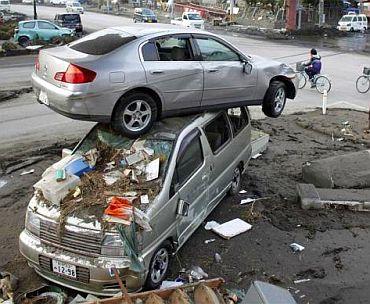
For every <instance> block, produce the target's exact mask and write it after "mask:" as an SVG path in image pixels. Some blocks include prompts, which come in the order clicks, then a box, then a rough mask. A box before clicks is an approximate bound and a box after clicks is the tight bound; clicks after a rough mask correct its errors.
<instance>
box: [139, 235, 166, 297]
mask: <svg viewBox="0 0 370 304" xmlns="http://www.w3.org/2000/svg"><path fill="white" fill-rule="evenodd" d="M171 248H172V246H171V243H170V242H169V241H165V242H163V243H162V244H161V245H160V246H159V247H158V249H157V250H156V251H155V252H154V254H153V256H152V259H151V260H150V264H149V271H148V276H147V278H146V282H145V289H148V290H151V289H158V288H159V287H160V286H161V284H162V282H163V280H164V279H165V278H166V277H167V274H168V270H169V268H170V259H171V251H172V250H171ZM158 271H159V272H158Z"/></svg>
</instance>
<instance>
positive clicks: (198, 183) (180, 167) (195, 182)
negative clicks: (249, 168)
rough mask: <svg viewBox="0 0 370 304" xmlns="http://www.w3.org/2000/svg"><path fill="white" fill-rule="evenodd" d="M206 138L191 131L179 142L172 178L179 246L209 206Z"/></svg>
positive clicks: (195, 227)
mask: <svg viewBox="0 0 370 304" xmlns="http://www.w3.org/2000/svg"><path fill="white" fill-rule="evenodd" d="M204 142H205V138H204V137H202V136H201V133H200V131H199V129H195V130H193V131H192V132H191V133H190V134H188V135H187V136H186V137H185V138H184V140H183V141H182V143H181V146H180V149H179V153H178V156H177V161H176V169H175V172H174V175H173V179H172V186H171V188H172V189H175V191H177V192H178V202H177V204H178V209H177V237H178V239H177V241H178V244H179V246H181V245H182V244H183V243H184V242H185V241H186V240H187V239H188V238H189V237H190V235H191V234H192V233H193V232H194V231H195V230H196V229H197V227H198V226H199V225H200V224H201V223H202V221H203V220H204V216H205V214H206V207H207V204H208V199H209V196H208V186H209V175H210V168H209V164H208V159H207V157H205V156H204V150H203V144H204Z"/></svg>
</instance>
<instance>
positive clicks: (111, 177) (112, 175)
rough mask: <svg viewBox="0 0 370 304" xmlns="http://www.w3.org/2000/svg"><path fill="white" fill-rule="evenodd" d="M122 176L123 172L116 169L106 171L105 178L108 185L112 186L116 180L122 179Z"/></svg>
mask: <svg viewBox="0 0 370 304" xmlns="http://www.w3.org/2000/svg"><path fill="white" fill-rule="evenodd" d="M122 177H123V174H122V173H121V172H120V171H118V170H115V171H110V172H108V173H105V174H104V177H103V178H104V181H105V183H106V185H107V186H111V185H113V184H114V183H115V182H116V181H118V180H119V179H121V178H122Z"/></svg>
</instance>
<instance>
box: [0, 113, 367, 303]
mask: <svg viewBox="0 0 370 304" xmlns="http://www.w3.org/2000/svg"><path fill="white" fill-rule="evenodd" d="M253 124H254V125H255V127H258V128H260V129H261V130H263V131H265V132H266V133H268V134H270V136H271V137H270V143H269V147H268V150H267V151H266V152H265V153H264V154H263V155H262V156H261V157H259V158H257V159H255V160H251V162H250V164H249V167H248V169H247V172H246V174H245V175H244V177H243V183H242V189H245V190H247V193H246V194H240V195H239V196H237V197H233V198H232V197H227V198H225V199H224V200H223V202H222V203H221V204H220V205H219V206H218V207H217V208H216V209H215V211H214V212H213V213H212V214H211V215H210V216H209V217H208V219H207V220H216V221H218V222H220V223H222V222H225V221H228V220H231V219H233V218H236V217H239V218H242V219H244V220H246V221H248V222H249V223H251V224H252V225H253V228H252V230H250V231H248V232H246V233H244V234H242V235H240V236H237V237H235V238H233V239H231V240H223V239H221V238H219V237H218V236H216V235H215V234H213V233H212V232H210V231H206V230H205V229H204V228H203V227H200V228H199V229H198V230H197V231H196V232H195V233H194V235H193V236H192V237H191V238H190V240H189V241H188V242H187V244H186V245H185V246H184V247H183V248H182V249H181V250H180V252H179V254H178V255H177V257H176V258H175V259H174V260H173V262H172V267H171V273H170V278H173V279H174V278H176V277H177V274H178V271H179V270H180V269H181V268H183V267H184V268H189V267H190V266H192V265H199V266H201V267H202V268H203V269H204V270H205V271H206V272H207V273H208V274H209V275H210V277H216V276H222V277H223V278H225V280H226V282H227V284H226V286H227V287H228V288H239V289H246V288H248V287H249V284H250V282H251V281H252V280H255V279H258V280H263V281H268V282H271V283H274V284H277V285H280V286H283V287H286V288H289V289H290V291H291V292H292V294H293V295H294V297H295V298H296V300H297V302H298V303H321V304H324V303H325V304H328V303H353V299H356V303H368V301H369V300H368V299H369V295H368V286H369V284H370V263H368V252H369V251H370V242H369V238H370V214H368V213H365V212H363V213H360V212H357V213H356V212H353V211H348V210H342V209H336V210H302V209H301V208H300V206H299V204H298V202H297V197H296V191H295V187H296V184H297V183H299V182H302V171H301V169H302V165H303V164H304V163H306V162H307V161H312V160H314V159H319V158H326V157H329V156H333V155H339V154H344V153H347V152H353V151H359V150H363V149H369V148H370V135H369V134H367V133H364V132H363V129H364V128H366V127H367V125H368V121H367V114H366V113H363V112H357V111H350V110H329V113H328V115H326V116H322V115H321V114H320V113H319V112H318V111H315V112H310V113H301V114H295V115H288V116H284V117H281V118H279V119H264V120H260V121H254V122H253ZM343 129H345V130H346V131H345V132H344V131H343ZM344 134H347V135H344ZM348 134H351V135H348ZM76 140H77V139H76ZM73 144H74V143H71V142H69V143H57V144H54V145H53V146H50V147H45V148H39V147H37V149H35V148H34V147H33V148H32V147H30V149H25V148H24V147H14V149H12V150H11V151H7V153H2V154H1V155H0V160H1V161H0V170H1V171H0V223H1V225H0V270H6V271H10V272H12V273H13V274H15V275H17V276H18V277H19V278H20V288H19V291H21V290H25V289H28V288H32V287H36V286H38V285H39V284H40V283H41V282H42V279H41V278H39V277H38V276H37V275H36V274H35V273H34V272H33V271H32V270H31V269H30V268H29V267H28V266H27V264H26V261H25V259H24V258H23V257H22V256H21V255H20V253H19V251H18V235H19V233H20V232H21V230H22V229H23V227H24V215H25V210H26V206H27V203H28V201H29V199H30V198H31V196H32V193H33V190H32V185H33V184H34V183H35V182H36V181H37V180H38V179H39V178H40V175H41V173H42V172H43V171H44V170H45V169H46V168H47V167H48V166H49V165H51V164H52V163H53V162H55V161H57V160H58V159H60V154H61V153H60V151H61V148H62V147H65V146H73ZM29 169H35V172H34V173H33V174H29V175H23V176H20V173H21V172H22V171H23V170H29ZM4 183H6V184H5V185H4ZM246 197H252V198H264V199H263V200H259V201H257V202H255V203H254V204H253V205H240V204H239V203H240V200H241V199H243V198H246ZM210 238H215V239H216V241H215V242H212V243H208V244H205V243H204V241H205V240H207V239H210ZM293 242H297V243H299V244H301V245H303V246H305V250H304V251H303V252H301V253H293V252H292V251H291V249H290V248H289V245H290V244H291V243H293ZM215 253H219V254H220V255H221V257H222V262H221V263H216V262H215V261H214V255H215ZM298 279H310V281H308V282H304V283H300V284H294V283H293V281H294V280H298Z"/></svg>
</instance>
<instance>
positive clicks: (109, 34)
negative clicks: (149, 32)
mask: <svg viewBox="0 0 370 304" xmlns="http://www.w3.org/2000/svg"><path fill="white" fill-rule="evenodd" d="M135 39H136V37H135V36H132V35H131V34H129V33H126V32H122V31H116V30H112V29H106V30H102V31H98V32H95V33H93V34H90V35H88V36H86V37H84V38H82V39H80V40H77V41H76V42H73V43H71V44H70V45H69V47H70V48H71V49H72V50H75V51H78V52H82V53H85V54H89V55H105V54H108V53H110V52H112V51H114V50H115V49H118V48H119V47H121V46H122V45H125V44H127V43H129V42H131V41H133V40H135Z"/></svg>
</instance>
